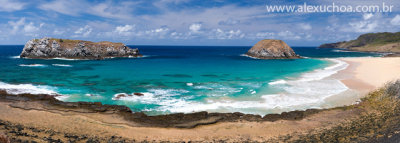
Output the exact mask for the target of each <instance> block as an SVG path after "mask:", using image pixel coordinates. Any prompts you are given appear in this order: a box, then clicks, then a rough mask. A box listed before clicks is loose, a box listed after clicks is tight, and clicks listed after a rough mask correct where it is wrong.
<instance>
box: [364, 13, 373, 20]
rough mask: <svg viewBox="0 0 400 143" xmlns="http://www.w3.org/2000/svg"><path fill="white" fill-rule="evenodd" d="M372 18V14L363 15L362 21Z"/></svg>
mask: <svg viewBox="0 0 400 143" xmlns="http://www.w3.org/2000/svg"><path fill="white" fill-rule="evenodd" d="M373 16H374V15H373V14H372V13H365V14H364V15H363V19H364V20H368V19H371V18H372V17H373Z"/></svg>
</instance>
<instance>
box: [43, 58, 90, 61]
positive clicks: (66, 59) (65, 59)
mask: <svg viewBox="0 0 400 143" xmlns="http://www.w3.org/2000/svg"><path fill="white" fill-rule="evenodd" d="M50 60H64V61H79V60H88V59H68V58H52V59H50Z"/></svg>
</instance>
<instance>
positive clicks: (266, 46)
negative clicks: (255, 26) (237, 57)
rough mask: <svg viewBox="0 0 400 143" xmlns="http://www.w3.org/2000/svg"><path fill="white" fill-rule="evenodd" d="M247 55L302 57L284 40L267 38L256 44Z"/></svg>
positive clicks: (265, 57)
mask: <svg viewBox="0 0 400 143" xmlns="http://www.w3.org/2000/svg"><path fill="white" fill-rule="evenodd" d="M246 55H248V56H250V57H254V58H259V59H298V58H300V56H299V55H297V54H296V53H295V52H294V51H293V49H292V48H290V46H289V45H287V44H286V43H285V42H283V41H282V40H270V39H265V40H261V41H259V42H258V43H257V44H256V45H254V46H253V47H252V48H251V49H250V50H249V51H247V53H246Z"/></svg>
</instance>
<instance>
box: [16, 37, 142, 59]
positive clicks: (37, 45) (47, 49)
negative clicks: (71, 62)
mask: <svg viewBox="0 0 400 143" xmlns="http://www.w3.org/2000/svg"><path fill="white" fill-rule="evenodd" d="M141 56H142V55H141V54H140V53H139V50H138V49H131V48H129V47H127V46H126V45H124V44H122V43H113V42H106V41H103V42H97V43H96V42H90V41H82V40H69V39H55V38H47V37H46V38H42V39H33V40H29V41H28V42H27V43H26V44H25V47H24V49H23V50H22V53H21V54H20V57H21V58H31V59H51V58H67V59H96V60H100V59H105V58H113V57H141Z"/></svg>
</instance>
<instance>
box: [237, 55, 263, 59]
mask: <svg viewBox="0 0 400 143" xmlns="http://www.w3.org/2000/svg"><path fill="white" fill-rule="evenodd" d="M240 56H242V57H248V58H252V59H259V58H256V57H252V56H249V55H246V54H241V55H240Z"/></svg>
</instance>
